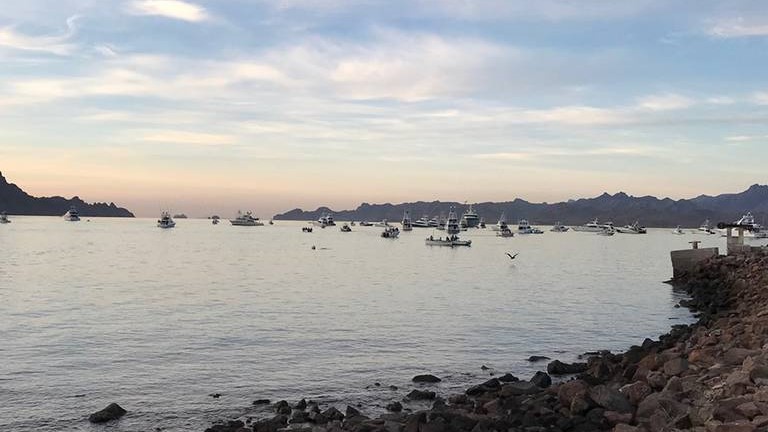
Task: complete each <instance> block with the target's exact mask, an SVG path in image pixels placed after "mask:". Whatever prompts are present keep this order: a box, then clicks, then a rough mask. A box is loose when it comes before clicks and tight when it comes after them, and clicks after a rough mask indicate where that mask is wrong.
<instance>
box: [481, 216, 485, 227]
mask: <svg viewBox="0 0 768 432" xmlns="http://www.w3.org/2000/svg"><path fill="white" fill-rule="evenodd" d="M480 228H481V229H485V218H480Z"/></svg>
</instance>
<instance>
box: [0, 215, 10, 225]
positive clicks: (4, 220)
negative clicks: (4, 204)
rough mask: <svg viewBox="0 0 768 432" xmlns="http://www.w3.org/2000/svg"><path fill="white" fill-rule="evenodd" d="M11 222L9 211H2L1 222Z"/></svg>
mask: <svg viewBox="0 0 768 432" xmlns="http://www.w3.org/2000/svg"><path fill="white" fill-rule="evenodd" d="M9 223H11V220H10V219H8V213H6V212H2V213H0V224H9Z"/></svg>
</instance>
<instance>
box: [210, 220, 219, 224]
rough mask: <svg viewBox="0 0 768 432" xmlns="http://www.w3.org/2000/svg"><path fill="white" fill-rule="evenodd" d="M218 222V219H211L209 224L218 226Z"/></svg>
mask: <svg viewBox="0 0 768 432" xmlns="http://www.w3.org/2000/svg"><path fill="white" fill-rule="evenodd" d="M219 222H221V221H220V220H219V219H212V220H211V223H212V224H214V225H218V224H219Z"/></svg>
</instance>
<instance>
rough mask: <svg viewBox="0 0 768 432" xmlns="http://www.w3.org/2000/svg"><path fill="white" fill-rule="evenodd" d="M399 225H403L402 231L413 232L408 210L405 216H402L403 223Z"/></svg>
mask: <svg viewBox="0 0 768 432" xmlns="http://www.w3.org/2000/svg"><path fill="white" fill-rule="evenodd" d="M401 223H402V225H403V231H412V230H413V224H412V223H411V214H410V213H409V212H408V210H406V211H405V214H403V221H402V222H401Z"/></svg>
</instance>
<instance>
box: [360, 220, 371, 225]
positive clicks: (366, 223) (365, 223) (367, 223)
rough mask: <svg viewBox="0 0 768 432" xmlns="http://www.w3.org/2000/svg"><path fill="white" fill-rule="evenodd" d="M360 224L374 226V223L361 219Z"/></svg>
mask: <svg viewBox="0 0 768 432" xmlns="http://www.w3.org/2000/svg"><path fill="white" fill-rule="evenodd" d="M360 226H373V224H372V223H370V222H368V221H360Z"/></svg>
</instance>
